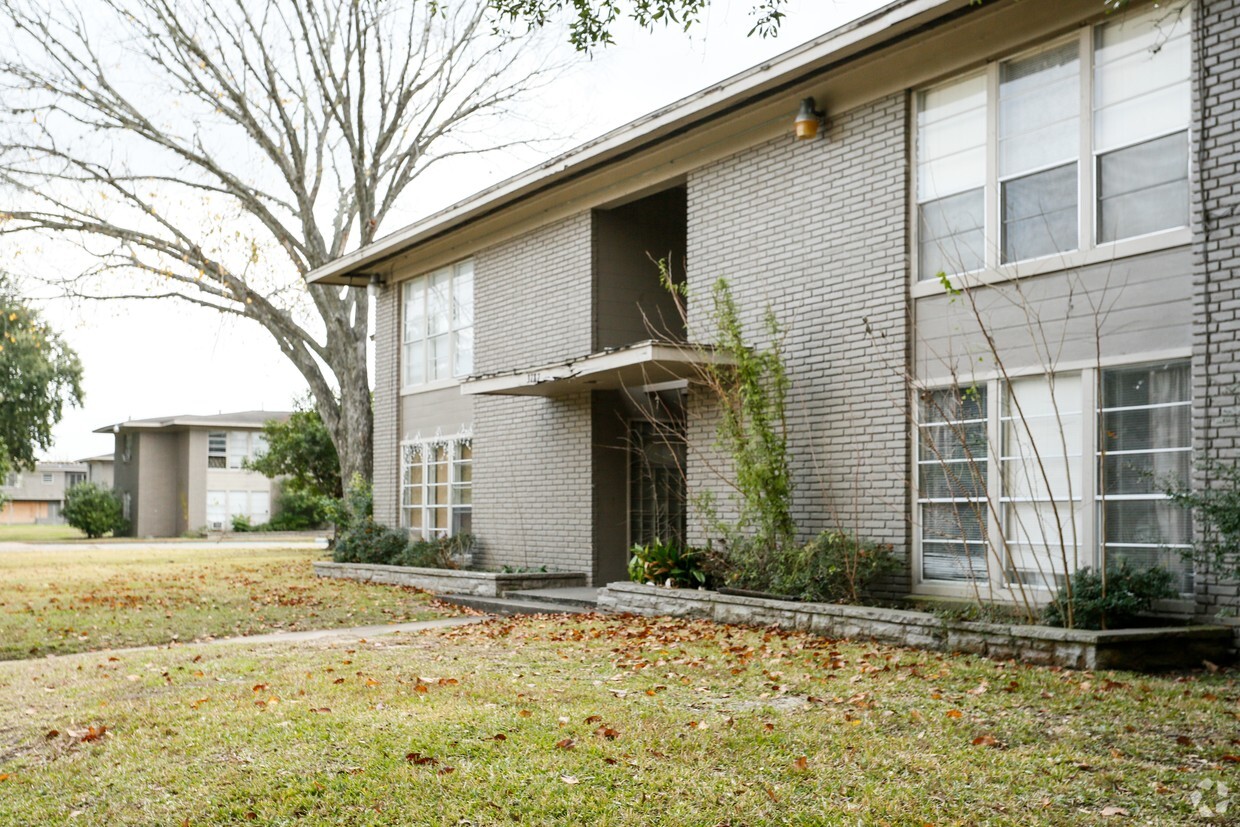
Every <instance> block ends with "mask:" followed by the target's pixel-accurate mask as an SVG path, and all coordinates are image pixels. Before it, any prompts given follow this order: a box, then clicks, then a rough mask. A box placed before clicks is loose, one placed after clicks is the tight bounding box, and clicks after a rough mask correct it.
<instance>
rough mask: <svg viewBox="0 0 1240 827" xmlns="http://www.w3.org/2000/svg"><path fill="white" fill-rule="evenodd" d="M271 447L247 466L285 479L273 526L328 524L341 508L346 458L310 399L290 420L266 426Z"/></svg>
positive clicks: (296, 526) (301, 405)
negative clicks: (337, 447) (341, 470)
mask: <svg viewBox="0 0 1240 827" xmlns="http://www.w3.org/2000/svg"><path fill="white" fill-rule="evenodd" d="M263 436H265V437H266V438H267V452H266V453H265V454H263V455H262V456H260V457H257V458H255V459H253V460H247V461H246V467H247V468H250V469H252V470H254V471H257V472H259V473H260V474H262V475H263V476H265V477H267V478H268V479H275V478H276V477H283V478H285V479H284V481H283V484H282V485H281V491H280V501H279V508H278V510H277V513H276V515H275V517H274V518H273V519H272V521H271V527H272V528H278V529H288V530H300V529H305V528H313V527H315V526H319V525H322V524H324V523H326V522H328V521H329V520H330V519H331V515H332V514H334V513H335V512H337V511H339V503H340V499H341V497H342V496H343V491H342V486H341V482H340V458H339V456H338V455H337V453H336V446H335V444H334V443H333V442H332V436H331V433H330V432H329V431H328V430H327V427H326V426H325V425H324V424H323V419H322V417H321V416H319V412H318V411H317V410H315V409H314V408H313V407H311V403H310V402H309V401H302V402H299V403H298V409H297V410H296V411H294V412H293V415H292V416H290V417H289V418H288V419H287V420H285V421H283V422H281V421H280V420H276V419H271V420H268V421H267V422H266V423H265V424H264V425H263Z"/></svg>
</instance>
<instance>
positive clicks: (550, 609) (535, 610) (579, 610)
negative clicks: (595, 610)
mask: <svg viewBox="0 0 1240 827" xmlns="http://www.w3.org/2000/svg"><path fill="white" fill-rule="evenodd" d="M437 597H438V598H439V599H440V600H442V601H444V602H445V603H455V604H456V605H457V606H468V607H469V608H471V609H477V610H478V611H480V612H486V613H487V614H493V615H539V614H567V615H572V614H583V613H584V612H587V611H589V609H585V608H583V607H581V606H566V605H563V604H556V603H545V602H541V601H534V600H514V599H512V598H508V597H478V596H476V595H472V594H441V595H437Z"/></svg>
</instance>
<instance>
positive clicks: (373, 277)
mask: <svg viewBox="0 0 1240 827" xmlns="http://www.w3.org/2000/svg"><path fill="white" fill-rule="evenodd" d="M382 286H383V279H382V278H381V277H380V276H379V274H378V273H371V274H370V281H368V282H367V283H366V298H368V299H375V298H378V297H379V288H380V287H382Z"/></svg>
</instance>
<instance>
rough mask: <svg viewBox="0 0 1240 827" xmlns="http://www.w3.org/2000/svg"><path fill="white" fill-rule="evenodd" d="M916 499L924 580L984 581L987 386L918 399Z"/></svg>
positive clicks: (928, 394) (927, 394) (926, 394)
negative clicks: (918, 425) (919, 423)
mask: <svg viewBox="0 0 1240 827" xmlns="http://www.w3.org/2000/svg"><path fill="white" fill-rule="evenodd" d="M919 401H920V405H919V409H918V417H919V421H920V422H921V423H922V424H921V425H920V427H919V428H918V433H919V439H918V443H919V445H918V461H917V498H918V503H919V506H918V511H919V523H920V540H921V566H922V570H921V574H922V577H923V579H926V580H946V581H967V580H977V579H981V580H984V579H985V578H986V548H987V546H986V526H987V524H988V512H989V508H988V503H987V496H986V485H987V479H988V477H989V468H990V464H989V457H988V450H987V438H986V416H987V413H986V411H987V406H986V387H985V386H984V385H983V386H976V387H969V388H945V389H940V390H934V391H926V392H924V393H923V394H922V395H921V399H920V400H919Z"/></svg>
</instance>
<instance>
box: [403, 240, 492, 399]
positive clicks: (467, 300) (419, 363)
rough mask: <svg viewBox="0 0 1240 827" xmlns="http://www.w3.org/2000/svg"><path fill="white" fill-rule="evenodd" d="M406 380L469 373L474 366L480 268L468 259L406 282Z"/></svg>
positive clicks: (431, 379)
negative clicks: (476, 271)
mask: <svg viewBox="0 0 1240 827" xmlns="http://www.w3.org/2000/svg"><path fill="white" fill-rule="evenodd" d="M403 312H404V320H403V323H402V327H401V335H402V341H403V343H404V350H403V353H402V355H403V357H404V371H403V377H404V384H405V385H406V386H412V385H420V384H424V383H426V382H434V381H438V380H442V379H450V378H452V377H460V376H467V375H468V374H469V373H470V372H471V371H472V370H473V365H474V339H473V333H474V328H473V325H474V267H473V262H470V261H463V262H460V263H458V264H456V265H454V266H450V267H444V268H441V269H439V270H436V271H435V272H433V273H430V274H428V275H425V276H421V277H419V278H416V279H413V280H412V281H410V282H408V283H406V284H405V286H404V302H403Z"/></svg>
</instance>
